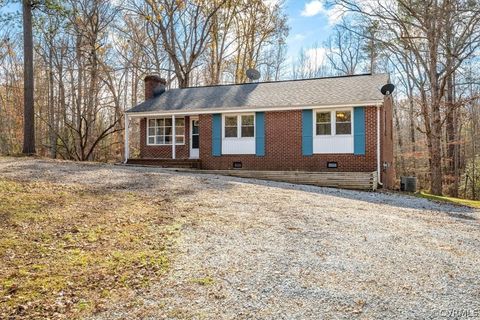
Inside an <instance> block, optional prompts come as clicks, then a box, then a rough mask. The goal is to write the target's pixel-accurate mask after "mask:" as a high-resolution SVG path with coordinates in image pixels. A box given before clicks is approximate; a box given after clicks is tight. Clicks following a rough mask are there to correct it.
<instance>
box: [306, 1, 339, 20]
mask: <svg viewBox="0 0 480 320" xmlns="http://www.w3.org/2000/svg"><path fill="white" fill-rule="evenodd" d="M319 14H322V15H324V16H326V17H327V19H328V24H329V25H330V26H333V25H335V24H337V23H338V22H339V21H340V20H341V19H342V17H343V15H344V14H345V9H344V8H343V7H342V6H340V5H333V6H329V7H328V8H326V7H325V5H324V2H323V1H321V0H313V1H310V2H307V3H306V4H305V7H304V8H303V11H302V12H301V15H302V16H304V17H313V16H316V15H319Z"/></svg>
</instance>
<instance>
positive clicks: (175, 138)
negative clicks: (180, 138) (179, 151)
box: [172, 115, 177, 159]
mask: <svg viewBox="0 0 480 320" xmlns="http://www.w3.org/2000/svg"><path fill="white" fill-rule="evenodd" d="M176 140H177V137H176V132H175V115H172V159H175V153H176V152H175V151H176V148H175V147H176V146H175V142H176Z"/></svg>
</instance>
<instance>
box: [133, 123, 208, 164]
mask: <svg viewBox="0 0 480 320" xmlns="http://www.w3.org/2000/svg"><path fill="white" fill-rule="evenodd" d="M199 131H200V129H199V116H198V115H186V114H185V115H182V114H175V115H166V114H152V115H141V116H137V115H129V114H126V115H125V151H124V163H127V164H142V165H143V164H144V165H157V166H162V167H164V166H165V167H182V168H183V167H187V168H199V167H200V161H199V160H198V159H199V158H200V151H199V148H200V132H199Z"/></svg>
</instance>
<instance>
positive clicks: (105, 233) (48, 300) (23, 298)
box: [0, 178, 180, 319]
mask: <svg viewBox="0 0 480 320" xmlns="http://www.w3.org/2000/svg"><path fill="white" fill-rule="evenodd" d="M163 203H165V202H159V201H155V200H154V199H152V198H150V197H147V196H145V195H139V194H133V193H128V192H118V191H116V192H109V191H104V190H98V189H97V190H95V189H92V188H87V187H85V186H78V185H63V184H52V183H45V182H35V183H33V182H16V181H10V180H4V179H1V178H0V234H1V237H0V260H1V261H2V263H1V264H0V318H2V319H5V318H11V319H17V318H18V319H37V318H38V319H40V318H42V319H44V318H47V317H48V318H68V319H71V318H79V317H82V316H85V315H88V314H91V313H94V312H96V311H100V310H102V308H103V306H104V305H105V303H106V302H107V301H112V300H114V301H115V300H119V299H120V300H121V299H122V296H127V295H128V294H129V293H131V292H132V291H133V290H136V289H139V288H142V287H145V286H147V285H148V284H149V282H151V281H152V280H156V279H158V278H159V277H160V276H161V275H162V274H164V273H165V271H166V270H167V269H168V266H169V259H170V257H171V253H172V249H171V245H172V243H173V241H174V239H175V237H176V236H177V234H178V230H179V227H180V226H179V225H176V224H175V222H174V220H173V219H172V217H171V214H170V213H169V212H168V211H167V210H168V209H167V208H166V207H165V206H166V205H165V204H163Z"/></svg>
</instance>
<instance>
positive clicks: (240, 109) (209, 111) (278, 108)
mask: <svg viewBox="0 0 480 320" xmlns="http://www.w3.org/2000/svg"><path fill="white" fill-rule="evenodd" d="M382 105H383V99H382V100H371V101H359V102H358V103H347V104H332V105H317V106H312V105H309V106H288V105H287V106H275V107H259V108H249V107H237V108H222V109H207V110H189V111H185V110H174V111H171V110H158V111H148V112H129V111H125V113H126V114H128V115H129V116H130V117H131V118H134V117H149V116H158V115H162V116H167V115H185V116H188V115H198V114H212V113H237V112H265V111H291V110H304V109H331V108H347V107H358V106H375V107H380V106H382Z"/></svg>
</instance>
